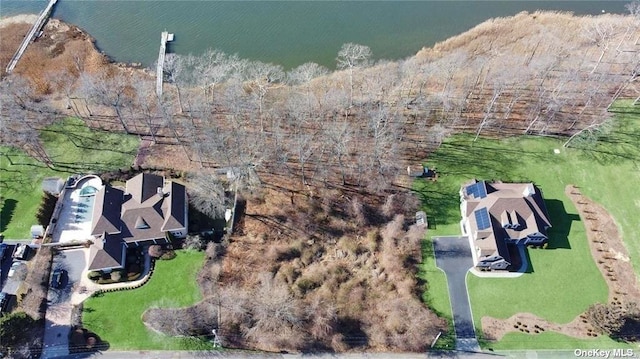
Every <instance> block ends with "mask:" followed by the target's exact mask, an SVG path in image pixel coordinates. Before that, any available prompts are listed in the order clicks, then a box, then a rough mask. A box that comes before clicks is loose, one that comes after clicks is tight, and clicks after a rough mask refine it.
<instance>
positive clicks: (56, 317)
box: [42, 249, 86, 359]
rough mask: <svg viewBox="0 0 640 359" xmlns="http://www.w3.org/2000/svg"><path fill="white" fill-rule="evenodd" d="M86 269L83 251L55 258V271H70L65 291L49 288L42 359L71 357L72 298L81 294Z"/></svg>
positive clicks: (78, 250)
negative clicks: (82, 278)
mask: <svg viewBox="0 0 640 359" xmlns="http://www.w3.org/2000/svg"><path fill="white" fill-rule="evenodd" d="M85 266H86V263H85V253H84V250H83V249H71V250H66V251H62V252H61V253H60V254H58V255H56V256H55V257H54V258H53V266H52V271H53V270H55V269H58V268H60V269H64V270H66V271H67V274H68V275H67V276H66V278H64V279H63V282H62V286H63V287H62V288H59V289H55V288H51V287H50V288H49V293H48V296H47V300H48V301H49V305H48V306H47V313H46V316H45V319H46V321H45V331H44V350H43V352H42V358H43V359H44V358H52V357H56V356H62V355H68V354H69V331H70V329H71V326H70V323H71V313H72V310H73V305H72V304H71V294H72V293H73V291H74V290H77V287H78V286H77V283H79V282H80V278H81V275H82V271H83V270H84V268H85Z"/></svg>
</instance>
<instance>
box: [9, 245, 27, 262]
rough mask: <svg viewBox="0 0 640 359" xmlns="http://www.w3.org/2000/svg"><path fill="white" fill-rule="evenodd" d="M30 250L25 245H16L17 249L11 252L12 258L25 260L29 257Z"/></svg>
mask: <svg viewBox="0 0 640 359" xmlns="http://www.w3.org/2000/svg"><path fill="white" fill-rule="evenodd" d="M30 249H31V247H29V246H28V245H26V244H18V248H16V251H15V252H13V258H15V259H20V260H24V259H26V258H27V256H28V255H29V250H30Z"/></svg>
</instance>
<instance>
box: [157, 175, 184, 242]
mask: <svg viewBox="0 0 640 359" xmlns="http://www.w3.org/2000/svg"><path fill="white" fill-rule="evenodd" d="M167 187H168V192H169V194H168V198H167V200H166V201H165V203H163V211H164V215H165V216H164V217H165V220H164V223H163V224H162V231H164V232H166V231H172V230H175V229H178V228H186V227H187V226H186V218H185V213H184V212H185V206H186V203H187V191H186V189H185V188H184V186H183V185H181V184H179V183H175V182H170V183H169V184H168V186H167Z"/></svg>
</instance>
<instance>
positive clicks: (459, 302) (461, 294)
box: [433, 237, 477, 350]
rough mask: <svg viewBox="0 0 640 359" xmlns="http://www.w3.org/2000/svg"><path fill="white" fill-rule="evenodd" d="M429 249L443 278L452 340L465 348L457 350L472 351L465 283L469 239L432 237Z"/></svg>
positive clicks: (470, 261)
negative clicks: (450, 312)
mask: <svg viewBox="0 0 640 359" xmlns="http://www.w3.org/2000/svg"><path fill="white" fill-rule="evenodd" d="M433 247H434V251H435V256H436V265H437V266H438V268H440V269H442V270H443V271H444V272H445V274H446V275H447V284H448V286H449V298H450V299H451V309H452V311H453V326H454V328H455V332H456V339H457V340H458V344H459V345H464V346H465V348H458V349H463V350H468V349H473V348H474V347H476V346H477V341H476V340H475V339H476V332H475V329H474V327H473V317H472V316H471V306H470V304H469V294H468V293H467V282H466V277H467V272H468V271H469V269H470V268H471V267H473V259H472V257H471V248H469V240H468V239H467V237H435V238H434V239H433ZM468 339H471V340H468Z"/></svg>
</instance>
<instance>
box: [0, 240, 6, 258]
mask: <svg viewBox="0 0 640 359" xmlns="http://www.w3.org/2000/svg"><path fill="white" fill-rule="evenodd" d="M6 248H7V245H6V244H5V243H0V259H3V258H4V252H5V249H6Z"/></svg>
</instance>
